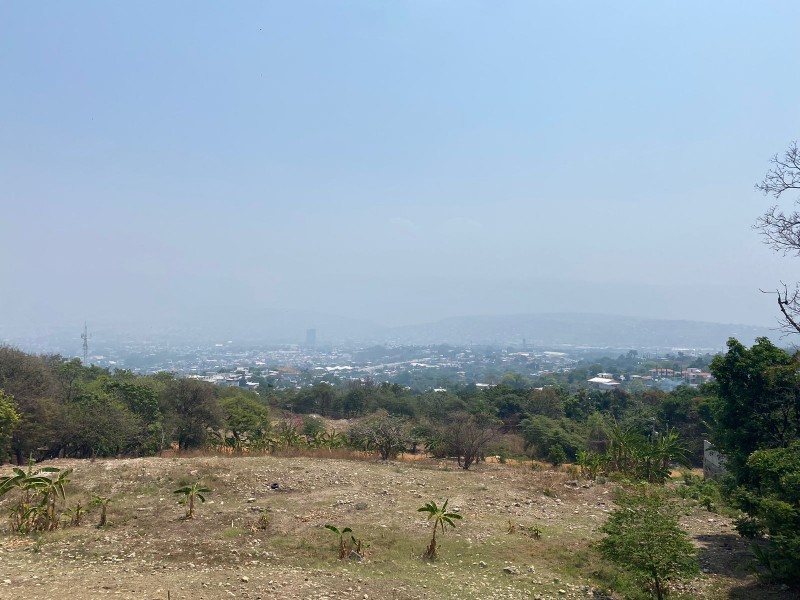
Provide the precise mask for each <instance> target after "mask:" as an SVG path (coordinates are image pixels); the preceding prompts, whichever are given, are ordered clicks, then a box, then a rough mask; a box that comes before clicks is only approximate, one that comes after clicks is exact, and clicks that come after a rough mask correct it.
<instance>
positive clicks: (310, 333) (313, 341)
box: [306, 329, 317, 348]
mask: <svg viewBox="0 0 800 600" xmlns="http://www.w3.org/2000/svg"><path fill="white" fill-rule="evenodd" d="M316 345H317V330H316V329H307V330H306V346H307V347H308V348H313V347H314V346H316Z"/></svg>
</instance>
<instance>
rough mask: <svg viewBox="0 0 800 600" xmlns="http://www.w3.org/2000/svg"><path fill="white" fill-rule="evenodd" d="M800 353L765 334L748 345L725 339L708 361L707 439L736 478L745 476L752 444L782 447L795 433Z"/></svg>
mask: <svg viewBox="0 0 800 600" xmlns="http://www.w3.org/2000/svg"><path fill="white" fill-rule="evenodd" d="M799 365H800V356H799V355H795V356H794V357H792V356H789V354H787V353H786V352H784V351H783V350H781V349H780V348H778V347H776V346H775V345H774V344H773V343H772V342H770V341H769V339H767V338H758V339H757V340H756V343H755V344H754V345H753V346H752V347H751V348H749V349H748V348H746V347H745V346H744V345H742V344H741V343H740V342H738V341H737V340H735V339H733V338H731V339H730V340H728V352H727V354H725V355H724V356H717V357H715V358H714V360H713V361H712V362H711V373H712V374H713V375H714V378H715V380H716V382H715V392H716V398H715V399H713V400H712V410H713V414H714V420H715V424H714V428H713V431H712V442H713V443H714V446H716V448H717V449H718V450H719V451H720V452H722V453H723V454H724V455H725V456H726V458H727V466H728V469H729V470H730V471H731V472H732V474H733V475H734V477H735V478H736V479H737V482H740V481H743V480H746V478H747V460H748V457H749V456H750V454H752V453H753V452H754V451H756V450H762V449H769V448H785V447H787V446H788V445H789V444H790V443H791V442H792V441H794V440H796V439H798V437H800V376H798V366H799Z"/></svg>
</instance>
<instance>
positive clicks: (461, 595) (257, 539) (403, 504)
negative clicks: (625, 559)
mask: <svg viewBox="0 0 800 600" xmlns="http://www.w3.org/2000/svg"><path fill="white" fill-rule="evenodd" d="M328 456H329V455H328ZM49 464H50V465H52V466H57V467H61V468H67V467H71V468H73V469H74V473H73V474H72V483H71V484H70V486H69V490H68V493H69V496H68V504H69V505H70V506H72V505H74V503H75V501H76V500H78V499H80V500H81V501H82V502H83V504H84V505H86V504H87V503H88V500H89V499H90V497H91V495H92V494H100V495H105V496H112V497H113V500H112V502H111V504H110V505H109V511H108V520H109V524H108V526H106V527H104V528H102V529H98V528H97V527H95V524H96V522H97V518H98V515H97V512H96V511H95V512H94V513H91V514H89V515H87V517H86V518H85V520H84V522H83V523H82V524H81V525H80V526H78V527H64V528H61V529H59V530H57V531H54V532H51V533H46V534H42V535H39V536H35V535H29V536H19V535H15V534H10V533H7V532H6V533H3V534H2V535H0V599H4V600H5V599H7V600H28V599H30V600H33V599H36V600H41V599H42V598H48V599H49V598H58V599H69V600H94V599H96V598H105V597H109V598H131V599H134V598H135V599H148V600H149V599H152V600H156V599H157V600H166V599H168V598H169V599H170V600H172V599H175V600H178V599H193V600H195V599H205V600H210V599H224V598H243V599H266V598H286V599H304V600H306V599H308V600H312V599H314V600H335V599H345V598H347V599H350V598H357V599H360V600H369V599H375V600H378V599H380V600H383V599H397V600H401V599H418V598H452V599H459V600H469V599H475V600H478V599H508V600H511V599H522V598H526V599H527V598H540V599H542V600H544V599H548V598H589V597H596V598H598V597H606V594H605V592H604V591H603V590H601V589H600V586H601V584H600V583H598V579H597V578H596V577H595V575H594V573H595V572H597V571H599V570H602V569H607V567H606V566H603V565H602V564H601V563H600V562H599V560H598V559H597V557H596V555H595V554H594V552H593V551H592V550H591V549H590V542H591V541H592V540H594V539H597V537H598V535H599V534H598V533H597V528H598V527H599V526H600V525H601V524H602V523H603V522H604V520H605V518H606V515H607V513H608V512H609V511H610V510H612V508H613V505H612V502H611V496H612V491H613V487H612V486H611V485H610V484H609V485H591V486H589V485H587V486H585V487H584V486H582V485H577V486H576V485H575V483H573V482H568V481H567V478H568V477H567V475H566V474H565V473H561V472H553V471H534V470H532V469H531V468H530V465H524V464H516V465H508V464H492V463H488V464H487V463H480V464H479V465H476V466H474V467H473V468H472V469H471V470H470V471H467V472H465V471H463V470H461V469H458V468H457V467H456V465H455V464H454V463H452V462H449V461H438V460H433V459H424V460H415V461H403V460H401V461H393V462H388V463H381V462H376V461H374V460H373V459H369V460H367V459H364V458H362V459H360V460H358V459H356V458H350V459H341V458H327V457H326V454H325V451H321V452H320V454H319V456H317V457H307V456H306V457H276V456H264V457H227V456H208V457H204V456H200V457H193V458H185V457H173V458H157V457H153V458H141V459H115V460H98V461H95V462H91V461H78V460H60V461H52V462H51V463H49ZM0 471H2V469H0ZM198 480H199V481H202V482H203V483H204V484H206V485H207V486H208V487H209V488H211V489H212V490H213V491H212V492H211V493H210V494H209V495H208V498H207V502H206V503H205V504H198V505H197V507H196V518H195V519H192V520H186V519H184V518H183V517H184V514H185V509H184V507H183V506H181V505H178V504H177V503H176V498H177V497H176V496H175V494H173V493H172V492H173V490H175V489H177V488H178V487H181V486H182V485H185V484H189V483H193V482H194V481H198ZM446 499H449V500H450V505H449V506H450V507H451V508H455V509H456V510H457V511H458V512H460V514H462V515H463V517H464V518H463V520H462V521H459V522H458V526H457V527H456V529H455V530H448V531H447V532H446V533H444V534H441V532H440V533H439V535H438V536H437V541H438V542H439V543H440V556H439V558H438V559H437V560H436V561H425V560H423V559H422V558H421V555H422V553H423V551H424V550H425V548H426V546H427V544H428V542H429V540H430V534H431V526H430V523H429V522H428V521H427V520H426V515H425V514H424V513H420V512H417V508H419V507H421V506H422V505H423V504H425V503H426V502H428V501H431V500H433V501H436V502H437V503H440V502H442V501H444V500H446ZM10 501H11V499H10V498H8V497H6V498H5V499H4V500H3V502H2V503H0V511H3V512H5V510H6V507H8V505H9V504H10ZM687 511H688V514H687V516H686V517H685V519H684V521H683V524H684V526H685V527H686V529H687V530H688V531H689V532H690V534H691V535H692V536H693V538H694V541H695V543H696V544H697V545H698V546H699V547H700V549H701V554H700V558H701V564H702V566H703V571H704V572H703V574H702V575H701V576H700V577H698V578H697V579H696V580H694V581H692V582H689V583H688V584H685V585H684V586H683V587H682V588H681V590H679V591H680V592H681V594H680V595H679V597H680V596H682V597H684V598H711V599H714V598H767V597H768V598H771V599H777V600H783V599H784V598H786V599H788V598H795V597H796V596H795V595H794V594H793V593H792V592H790V591H789V590H784V589H781V588H779V587H775V586H772V587H770V586H764V585H761V584H759V583H758V581H757V580H756V578H755V577H754V575H753V574H752V572H751V569H750V566H749V565H750V564H751V563H750V558H749V552H748V544H747V542H746V541H745V540H742V539H741V538H739V537H738V536H737V535H736V534H735V532H734V531H733V528H732V526H731V523H730V522H729V520H728V519H726V518H725V517H722V516H719V515H716V514H713V513H709V512H707V511H705V510H704V509H700V508H697V507H692V506H690V505H689V504H687ZM262 515H263V516H264V517H265V519H261V517H262ZM326 524H333V525H335V526H337V527H339V528H342V527H351V528H352V529H353V534H354V535H355V536H356V537H357V538H360V539H361V540H363V542H364V546H365V547H366V549H365V551H364V557H363V559H362V560H357V559H352V560H351V559H346V560H338V559H337V555H338V552H337V548H338V539H337V538H336V536H335V535H334V534H333V533H331V532H330V531H328V530H327V529H325V527H324V526H325V525H326ZM509 526H513V528H512V532H511V533H509ZM530 527H535V528H538V529H540V530H541V537H540V539H538V540H537V539H535V538H534V537H533V536H532V535H531V534H530V531H529V530H528V528H530Z"/></svg>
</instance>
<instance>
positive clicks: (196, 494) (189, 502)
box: [172, 481, 211, 519]
mask: <svg viewBox="0 0 800 600" xmlns="http://www.w3.org/2000/svg"><path fill="white" fill-rule="evenodd" d="M210 492H211V490H210V489H208V488H207V487H203V485H202V484H201V483H200V482H199V481H195V482H194V483H193V484H192V485H185V486H183V487H182V488H179V489H177V490H175V491H174V492H172V493H173V494H181V495H182V496H183V497H182V498H180V499H179V500H178V502H179V503H180V504H185V505H186V516H185V517H184V518H185V519H194V499H195V498H197V499H198V500H200V502H205V501H206V497H205V496H204V494H208V493H210Z"/></svg>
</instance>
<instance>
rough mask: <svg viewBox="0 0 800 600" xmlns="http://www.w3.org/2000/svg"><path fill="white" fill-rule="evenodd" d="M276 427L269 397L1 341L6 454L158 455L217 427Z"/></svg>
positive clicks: (0, 450)
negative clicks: (271, 418)
mask: <svg viewBox="0 0 800 600" xmlns="http://www.w3.org/2000/svg"><path fill="white" fill-rule="evenodd" d="M220 428H222V429H225V430H229V431H230V430H233V431H234V432H236V433H237V434H239V432H241V431H243V430H247V431H249V432H250V435H258V434H259V433H266V431H268V430H269V428H270V422H269V409H268V408H267V406H266V403H265V401H264V399H263V398H260V397H259V396H258V395H257V394H255V393H252V392H249V391H247V390H242V389H239V388H220V387H215V386H213V385H211V384H208V383H205V382H203V381H198V380H195V379H180V378H175V377H174V376H173V375H172V374H169V373H159V374H156V375H148V376H141V375H135V374H133V373H131V372H129V371H123V370H118V371H115V372H114V373H111V372H109V371H108V370H107V369H101V368H98V367H94V366H90V367H86V366H83V365H82V364H81V363H80V361H79V360H78V359H73V360H67V359H64V358H62V357H60V356H56V355H47V356H35V355H31V354H27V353H25V352H21V351H20V350H17V349H14V348H10V347H0V461H2V460H4V459H6V458H7V456H8V454H10V455H11V456H13V458H14V459H15V461H16V462H17V464H24V463H26V462H27V461H28V459H29V458H31V457H32V458H33V459H34V460H42V459H46V458H55V457H59V456H62V457H77V458H88V457H95V456H117V455H127V456H141V455H148V454H155V453H156V452H158V451H159V450H161V449H163V448H167V447H170V446H171V445H172V444H177V445H178V446H179V447H180V448H182V449H188V448H196V447H202V446H204V445H206V444H207V443H208V439H209V434H210V432H211V431H213V430H215V429H220Z"/></svg>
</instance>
